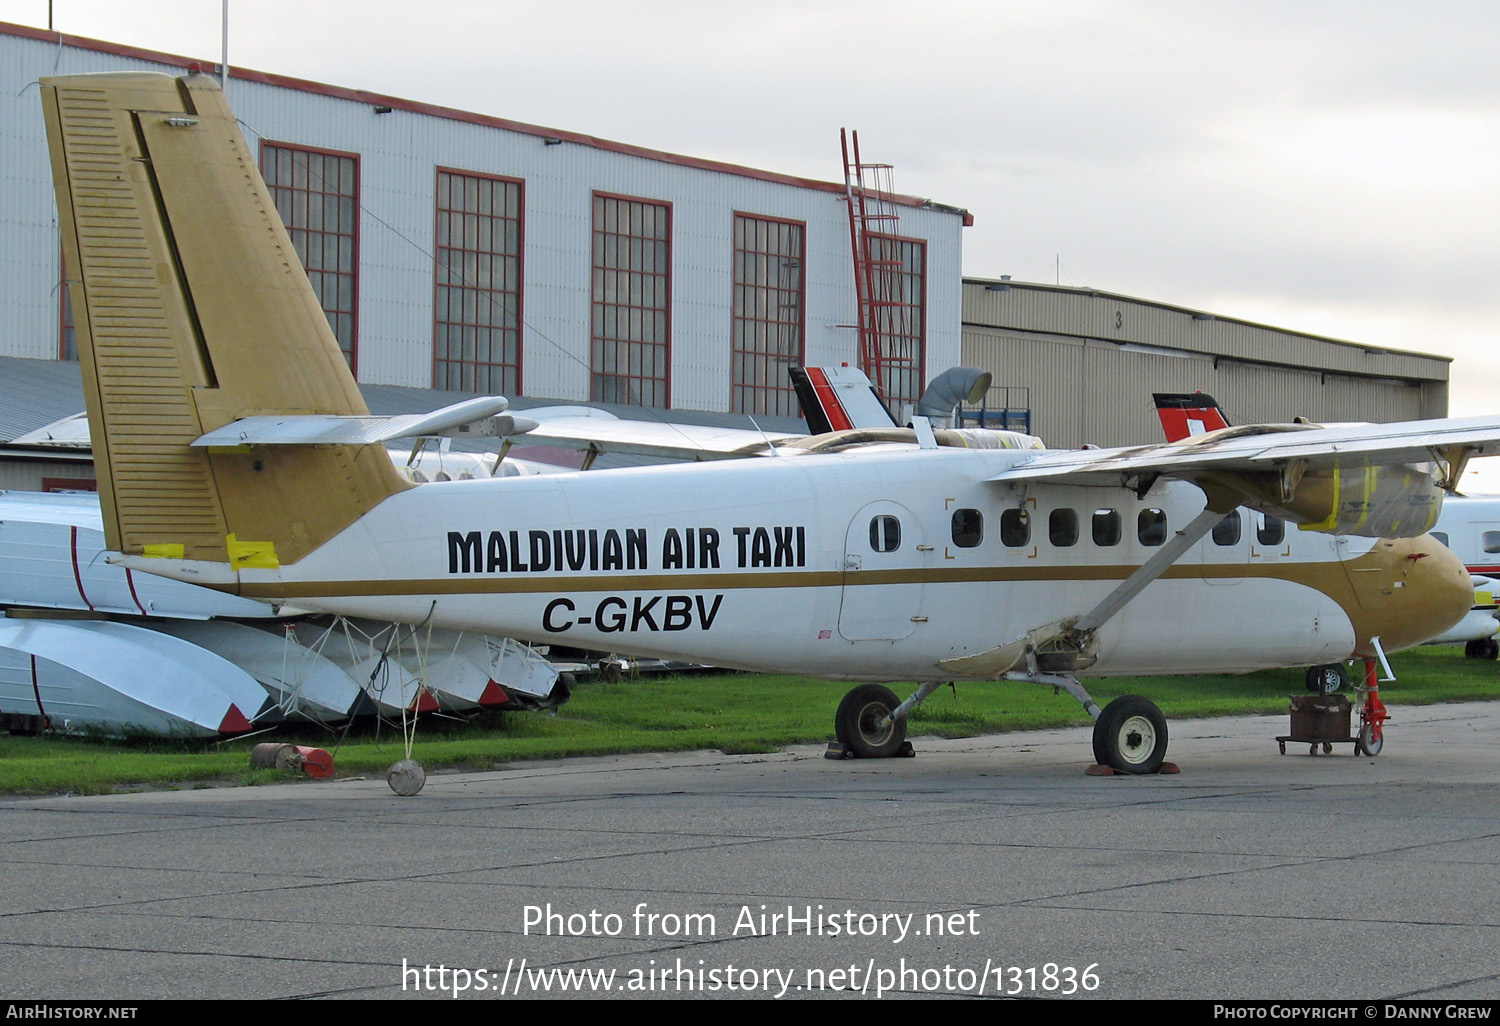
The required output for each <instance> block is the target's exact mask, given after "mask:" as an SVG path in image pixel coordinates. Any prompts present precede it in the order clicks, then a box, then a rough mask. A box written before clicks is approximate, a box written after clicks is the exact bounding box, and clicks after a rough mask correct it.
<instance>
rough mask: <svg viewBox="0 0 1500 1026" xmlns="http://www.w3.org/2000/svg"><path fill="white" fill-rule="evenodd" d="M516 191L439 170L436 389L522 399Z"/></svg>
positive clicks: (515, 185)
mask: <svg viewBox="0 0 1500 1026" xmlns="http://www.w3.org/2000/svg"><path fill="white" fill-rule="evenodd" d="M521 189H522V186H521V183H520V182H518V181H514V180H512V179H508V178H498V177H495V176H493V175H479V174H470V173H466V172H460V171H449V170H445V169H443V168H439V169H438V173H437V205H436V222H437V259H436V260H435V261H433V290H434V312H433V342H432V387H433V388H442V389H450V390H452V391H456V392H482V393H486V394H490V395H518V394H520V391H521V211H522V209H523V207H522V193H521Z"/></svg>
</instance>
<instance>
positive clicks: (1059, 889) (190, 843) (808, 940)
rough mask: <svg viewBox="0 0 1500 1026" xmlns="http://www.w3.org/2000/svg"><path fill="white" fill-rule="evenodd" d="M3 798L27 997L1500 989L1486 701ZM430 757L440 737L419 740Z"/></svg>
mask: <svg viewBox="0 0 1500 1026" xmlns="http://www.w3.org/2000/svg"><path fill="white" fill-rule="evenodd" d="M1171 729H1172V735H1173V736H1172V743H1171V750H1170V754H1169V758H1170V759H1172V760H1174V761H1175V762H1177V763H1178V764H1179V765H1180V766H1181V767H1182V772H1181V773H1180V774H1179V775H1175V776H1155V777H1149V778H1144V777H1114V778H1095V777H1089V776H1085V774H1084V769H1085V766H1086V765H1087V764H1088V763H1089V762H1090V761H1091V759H1090V748H1089V736H1088V732H1087V730H1083V729H1073V730H1062V731H1048V732H1037V733H1024V734H1008V735H998V736H992V737H984V738H974V739H966V740H959V741H944V740H937V739H916V742H915V743H916V748H917V757H916V758H914V759H897V760H888V761H879V762H871V761H845V762H832V761H828V760H825V759H824V758H823V757H822V749H821V747H817V748H814V747H803V748H796V749H792V750H789V751H787V752H785V753H779V754H775V755H767V756H749V757H740V756H724V755H720V754H718V753H707V752H698V753H689V754H682V755H659V756H658V755H645V756H628V757H620V758H604V759H575V760H565V761H558V762H547V763H530V764H517V765H516V766H514V767H512V768H510V769H507V770H501V771H496V772H490V773H466V774H458V773H454V774H434V775H432V776H430V777H429V778H428V780H427V785H426V788H425V789H424V790H423V791H422V793H421V794H420V795H418V796H416V797H412V798H401V797H397V796H396V795H394V794H393V793H392V792H391V791H390V789H389V788H388V787H387V786H386V784H385V783H384V781H366V780H337V779H335V780H332V781H324V782H298V783H291V784H287V785H273V786H262V787H254V788H239V789H215V790H197V791H183V792H158V793H144V794H132V795H115V796H109V797H69V798H48V799H25V800H12V801H6V802H4V803H0V855H3V864H4V873H5V886H4V888H3V890H0V981H3V983H0V986H3V992H4V993H3V996H4V997H5V998H9V999H25V1000H34V999H79V998H102V999H117V1000H118V999H150V998H280V997H335V998H366V997H369V998H400V997H407V998H411V997H428V998H440V999H442V1000H450V999H451V996H452V995H455V994H456V995H457V996H459V997H460V998H470V999H476V998H477V999H480V1000H495V999H500V1000H512V999H514V998H516V997H521V998H533V997H545V996H565V995H566V996H573V995H578V994H582V995H586V996H594V997H598V996H602V995H603V994H605V993H609V994H611V995H613V996H622V997H623V996H630V995H640V996H651V997H663V996H667V997H677V996H682V997H711V998H735V997H759V998H766V997H770V998H781V999H783V1000H787V999H792V998H806V997H831V998H849V997H856V996H863V997H865V998H868V999H874V998H876V997H883V998H887V999H889V998H894V997H904V996H913V995H920V996H937V995H953V996H985V997H996V996H1015V997H1033V996H1037V997H1063V996H1074V997H1091V998H1096V999H1097V998H1116V999H1118V998H1199V999H1231V998H1247V999H1278V1000H1288V999H1349V1000H1356V1001H1361V1002H1368V1001H1377V1000H1382V999H1396V998H1421V999H1427V1000H1445V1001H1446V1000H1465V999H1472V1000H1488V999H1494V998H1496V997H1497V996H1500V843H1497V837H1500V817H1497V811H1500V791H1497V786H1496V785H1497V784H1500V748H1497V746H1496V744H1495V739H1496V737H1497V729H1500V703H1493V704H1476V705H1450V706H1433V707H1428V708H1422V709H1403V708H1399V707H1398V708H1397V709H1396V710H1395V720H1394V721H1393V722H1392V723H1391V724H1390V725H1389V726H1388V728H1387V739H1386V745H1385V750H1384V752H1382V753H1381V755H1380V756H1379V757H1378V758H1367V757H1363V756H1355V755H1353V754H1352V746H1350V745H1347V744H1345V745H1340V746H1338V747H1337V748H1336V749H1335V751H1334V753H1333V754H1331V755H1321V754H1320V755H1317V756H1309V755H1308V754H1307V746H1306V745H1293V746H1290V747H1289V748H1288V751H1287V753H1286V754H1285V755H1281V754H1278V751H1277V744H1276V741H1275V740H1274V738H1275V737H1276V736H1277V735H1279V734H1284V733H1286V730H1287V718H1286V717H1284V716H1274V717H1250V718H1243V717H1241V718H1234V719H1218V720H1196V721H1190V720H1184V721H1176V722H1174V723H1172V724H1171ZM416 755H417V757H418V758H419V759H420V757H421V750H420V741H419V744H418V749H417V752H416Z"/></svg>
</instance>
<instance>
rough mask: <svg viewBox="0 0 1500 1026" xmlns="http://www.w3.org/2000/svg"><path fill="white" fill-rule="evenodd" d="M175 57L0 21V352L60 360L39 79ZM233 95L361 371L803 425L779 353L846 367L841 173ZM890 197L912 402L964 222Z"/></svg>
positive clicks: (851, 342) (941, 355)
mask: <svg viewBox="0 0 1500 1026" xmlns="http://www.w3.org/2000/svg"><path fill="white" fill-rule="evenodd" d="M189 63H190V62H189V60H188V59H187V58H181V57H173V56H171V55H167V54H161V53H154V52H148V51H142V50H138V49H133V48H128V47H122V46H118V45H115V44H110V43H104V42H99V41H96V40H90V39H83V38H79V37H73V36H64V35H60V34H58V33H53V32H46V31H41V30H37V29H30V28H25V27H22V26H17V25H9V24H0V67H3V68H5V69H6V72H7V76H6V78H7V81H8V82H9V83H10V88H8V89H6V90H4V91H3V92H4V96H5V99H4V100H3V101H0V139H3V140H4V147H5V154H6V160H5V161H4V164H3V166H0V182H3V195H4V196H5V198H6V202H5V204H4V209H3V211H0V323H3V324H4V325H5V328H6V330H5V331H4V332H3V334H0V355H3V356H12V357H26V358H32V359H51V358H57V357H62V358H65V359H66V358H68V357H69V356H71V355H72V353H71V348H70V346H71V340H70V339H69V337H68V326H67V323H66V322H67V319H68V315H67V308H66V304H65V303H64V301H63V298H62V291H61V289H60V287H59V282H60V281H61V280H62V279H63V277H64V274H63V271H62V270H61V268H60V266H59V256H58V254H59V252H60V247H59V241H58V237H57V226H56V213H55V207H54V201H53V197H52V183H51V175H50V170H49V165H48V158H47V149H46V142H45V137H44V134H43V125H42V118H41V104H40V102H39V100H38V96H37V90H36V88H35V86H34V85H31V86H28V83H35V82H36V80H37V79H39V78H41V77H43V76H47V75H56V74H76V73H82V72H94V71H119V70H149V71H161V72H168V73H172V74H183V73H185V69H186V68H187V67H188V65H189ZM205 66H206V67H210V68H212V67H213V65H211V64H209V65H205ZM229 99H230V103H231V105H232V106H233V108H234V110H235V112H236V114H237V116H238V117H239V119H240V121H241V125H242V128H243V129H244V131H245V133H246V137H247V140H248V142H249V143H250V146H251V149H252V151H256V152H258V154H259V160H260V166H261V171H262V174H263V175H264V176H265V177H266V179H267V183H268V185H269V186H270V188H271V191H272V194H273V195H274V196H275V197H276V200H277V203H278V206H279V209H280V210H281V213H282V217H283V219H284V220H286V221H287V222H288V227H289V228H290V229H291V234H292V238H293V241H294V243H295V244H296V246H297V249H298V253H299V255H300V256H301V257H302V259H303V262H304V263H305V264H306V266H307V269H308V272H309V274H310V276H311V278H312V280H313V284H314V287H315V288H316V289H317V290H318V291H319V293H320V296H321V298H322V302H323V306H324V309H325V311H326V312H327V314H328V317H329V320H330V322H331V323H332V324H333V327H334V331H335V334H336V335H337V336H338V338H339V340H340V342H341V344H342V346H343V348H344V351H345V354H346V355H347V356H348V359H349V362H350V364H351V365H352V366H353V367H354V369H355V373H356V376H357V378H358V380H359V381H360V382H361V383H369V384H379V385H404V386H412V387H418V388H433V389H443V390H453V391H462V392H470V393H484V394H501V395H507V396H541V397H548V398H551V399H558V400H574V401H596V402H606V403H621V404H625V405H630V406H643V407H652V408H656V409H674V410H676V409H683V410H707V411H719V412H725V413H748V414H756V415H772V416H794V415H795V402H794V398H793V393H792V391H791V388H790V385H789V383H788V381H787V378H786V373H785V369H786V366H787V364H789V363H797V362H804V361H805V362H809V363H814V364H817V363H837V362H842V361H850V362H852V361H853V360H854V359H855V353H856V348H857V342H858V339H857V332H856V329H855V328H854V327H853V325H854V323H855V318H856V310H855V294H854V277H853V270H852V257H851V255H850V227H849V218H848V214H847V210H848V207H847V204H846V203H845V201H844V191H845V190H844V185H843V184H842V182H839V183H832V182H821V181H811V180H806V179H801V178H795V177H792V176H789V175H784V174H779V173H776V172H773V171H762V170H756V169H753V168H746V167H739V166H735V165H731V164H726V163H721V162H718V161H713V160H705V159H700V158H696V157H686V156H681V155H678V154H672V153H664V152H659V151H654V150H649V149H645V148H643V147H640V146H634V145H629V144H624V143H617V142H610V141H606V140H602V139H597V138H594V137H591V136H585V135H581V134H578V133H570V132H564V131H559V130H556V129H550V128H541V127H537V126H534V125H526V124H521V123H518V122H514V121H507V120H504V119H502V118H498V117H492V116H489V115H487V114H476V113H470V112H466V111H459V110H452V109H447V108H442V107H437V106H433V105H430V104H424V103H415V102H411V101H406V100H401V99H398V98H395V97H390V96H382V95H377V94H374V93H369V92H363V91H360V90H355V89H347V88H342V87H336V86H329V85H322V84H318V83H314V82H307V81H301V80H296V79H291V78H286V77H283V76H279V75H272V74H265V73H260V72H254V71H248V70H241V69H233V71H232V74H231V77H230V83H229ZM828 142H829V153H828V163H829V169H830V172H835V173H837V172H838V171H839V169H840V165H839V164H837V163H835V161H836V160H837V159H838V158H837V151H836V150H835V149H834V140H833V138H832V137H831V136H830V138H829V140H828ZM893 205H894V207H895V209H896V212H897V213H898V214H899V220H898V221H895V222H887V224H890V225H892V227H889V228H887V229H885V230H884V231H883V233H882V235H881V238H880V240H879V245H880V247H881V256H882V258H883V259H885V260H889V261H893V262H895V263H896V264H898V265H899V268H900V280H901V284H902V288H903V294H902V301H903V303H904V304H905V306H906V310H905V311H904V317H903V318H902V319H901V320H902V323H904V324H905V325H908V326H909V329H908V331H907V332H906V336H907V337H905V338H902V339H900V340H899V344H900V345H902V346H904V347H906V355H907V356H908V357H909V358H910V360H911V361H912V363H913V364H914V367H915V373H912V374H910V375H907V378H908V379H909V380H907V381H904V382H903V383H902V391H903V393H910V394H901V395H899V396H898V398H900V399H904V400H907V401H912V400H915V399H916V398H917V396H918V395H919V394H920V391H921V385H922V382H923V380H925V379H924V375H923V371H924V370H927V371H932V372H935V371H936V370H941V369H942V368H945V367H947V366H950V365H952V364H954V363H957V362H958V355H959V337H958V330H959V328H958V326H959V296H960V290H961V284H960V275H961V271H960V262H961V242H962V240H961V236H962V230H963V227H964V225H965V223H966V222H967V221H969V217H968V215H967V214H966V213H965V212H964V211H962V210H959V209H957V208H954V207H947V206H942V205H940V204H936V203H931V202H928V201H925V200H920V199H915V198H911V197H898V198H896V199H895V201H894V204H893Z"/></svg>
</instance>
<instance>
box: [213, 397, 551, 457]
mask: <svg viewBox="0 0 1500 1026" xmlns="http://www.w3.org/2000/svg"><path fill="white" fill-rule="evenodd" d="M509 405H510V404H509V403H508V402H507V401H506V400H505V398H504V397H503V396H498V395H496V396H484V397H481V398H479V399H469V400H466V401H465V402H461V403H454V404H453V405H452V406H445V407H443V408H442V409H441V410H434V411H433V412H431V413H408V414H403V415H401V416H396V417H369V416H365V417H357V416H332V415H327V414H315V415H288V416H269V417H246V418H244V419H243V420H237V421H235V422H234V423H233V424H226V425H225V426H224V427H221V428H219V429H218V430H216V431H210V432H208V433H207V434H205V435H202V436H200V437H199V438H198V439H197V440H196V441H194V442H193V445H194V446H195V447H198V448H205V447H215V448H217V447H220V446H224V447H228V446H236V445H370V444H378V443H381V442H390V441H394V440H395V439H398V438H419V437H426V438H431V437H436V436H443V437H457V438H499V437H505V436H508V435H516V434H524V433H525V432H527V431H530V430H532V429H533V428H535V427H536V426H537V422H536V421H534V420H531V419H530V418H528V417H518V416H515V415H514V414H507V413H504V411H505V409H506V408H507V407H508V406H509Z"/></svg>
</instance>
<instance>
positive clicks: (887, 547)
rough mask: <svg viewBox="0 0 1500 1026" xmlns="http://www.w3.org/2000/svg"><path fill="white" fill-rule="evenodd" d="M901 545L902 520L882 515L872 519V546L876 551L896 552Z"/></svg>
mask: <svg viewBox="0 0 1500 1026" xmlns="http://www.w3.org/2000/svg"><path fill="white" fill-rule="evenodd" d="M900 547H901V521H899V520H897V519H896V518H895V517H890V516H880V517H876V518H875V519H874V520H871V521H870V548H872V549H874V550H875V551H876V552H895V551H896V550H897V549H899V548H900Z"/></svg>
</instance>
